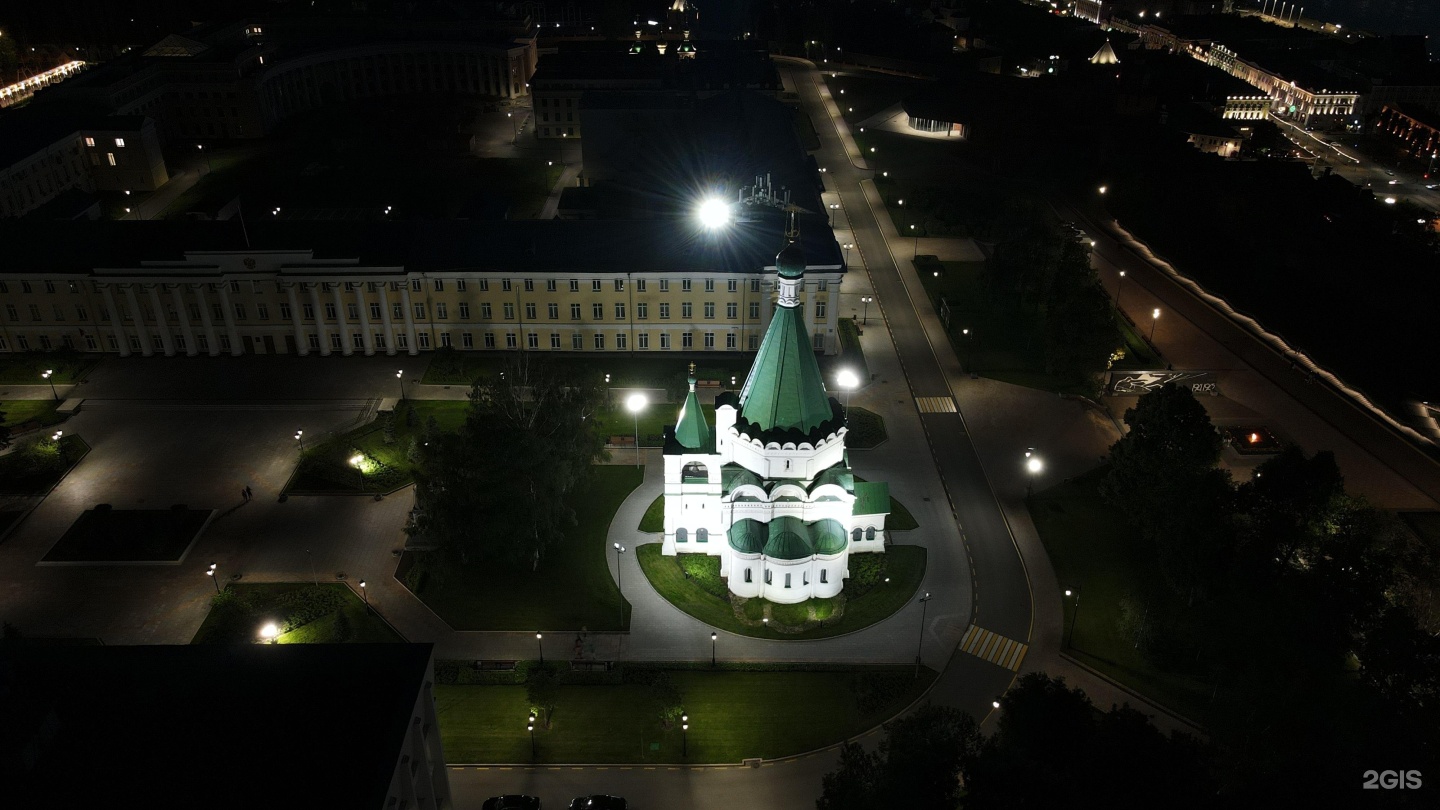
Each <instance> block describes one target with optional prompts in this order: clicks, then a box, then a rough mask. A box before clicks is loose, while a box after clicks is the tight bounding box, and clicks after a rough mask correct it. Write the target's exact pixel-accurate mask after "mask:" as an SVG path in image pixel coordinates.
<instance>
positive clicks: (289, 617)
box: [190, 582, 405, 644]
mask: <svg viewBox="0 0 1440 810" xmlns="http://www.w3.org/2000/svg"><path fill="white" fill-rule="evenodd" d="M267 622H275V623H276V624H277V625H279V626H281V627H282V628H283V629H284V631H285V632H282V633H281V634H280V635H279V636H277V637H276V642H277V643H279V644H342V643H345V644H376V643H393V642H403V641H404V640H405V639H404V638H402V637H401V636H400V634H398V633H396V632H395V631H394V629H392V628H391V627H390V625H388V624H386V623H385V621H384V620H383V619H381V618H380V616H379V615H378V614H377V613H375V612H374V611H370V610H367V609H366V607H365V602H364V601H363V600H362V599H361V598H360V597H359V596H356V595H355V592H354V591H352V590H351V589H350V587H349V586H348V585H345V584H344V583H340V582H326V583H324V584H322V585H314V584H312V583H309V582H257V583H244V584H241V583H238V582H237V583H232V584H230V585H227V586H226V587H225V594H224V595H223V596H222V595H218V594H217V595H216V597H215V599H214V603H213V604H212V606H211V609H210V612H209V613H208V614H206V616H205V621H204V622H202V623H201V624H200V629H199V630H197V631H196V632H195V637H194V638H193V639H191V641H190V643H191V644H243V643H254V642H255V641H256V640H257V639H258V637H259V636H258V634H259V630H260V627H262V626H263V625H264V624H265V623H267Z"/></svg>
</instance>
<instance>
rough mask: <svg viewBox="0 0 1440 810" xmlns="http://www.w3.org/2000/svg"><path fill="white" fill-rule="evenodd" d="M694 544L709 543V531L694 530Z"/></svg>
mask: <svg viewBox="0 0 1440 810" xmlns="http://www.w3.org/2000/svg"><path fill="white" fill-rule="evenodd" d="M695 542H697V543H708V542H710V530H709V529H696V530H695Z"/></svg>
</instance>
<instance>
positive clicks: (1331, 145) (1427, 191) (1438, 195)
mask: <svg viewBox="0 0 1440 810" xmlns="http://www.w3.org/2000/svg"><path fill="white" fill-rule="evenodd" d="M1271 120H1273V121H1274V122H1275V123H1276V125H1277V126H1279V127H1280V131H1281V132H1283V133H1284V134H1285V136H1286V137H1287V138H1289V139H1290V140H1291V142H1293V143H1294V144H1295V145H1296V146H1299V147H1300V148H1301V149H1304V150H1305V151H1306V152H1309V153H1310V154H1312V155H1316V156H1317V157H1323V158H1325V160H1326V162H1327V163H1328V164H1330V165H1331V166H1332V167H1333V170H1334V172H1335V173H1336V174H1338V175H1340V176H1341V177H1344V178H1345V179H1346V180H1349V181H1350V182H1351V183H1354V184H1355V185H1357V186H1361V187H1363V188H1368V189H1371V190H1372V191H1374V192H1375V196H1376V197H1378V198H1380V199H1382V200H1383V199H1385V198H1386V197H1394V198H1395V199H1397V200H1408V201H1410V202H1413V203H1415V204H1416V205H1419V206H1421V207H1423V208H1427V209H1429V210H1431V211H1440V188H1435V189H1432V188H1426V186H1427V185H1429V184H1435V183H1436V180H1435V177H1434V176H1433V175H1432V176H1431V177H1430V178H1428V179H1427V178H1425V177H1423V176H1422V175H1419V174H1411V173H1407V172H1397V171H1394V170H1392V169H1390V168H1388V167H1386V166H1382V165H1381V164H1379V163H1376V162H1375V161H1373V160H1371V159H1370V158H1368V157H1366V156H1365V155H1363V154H1361V153H1360V151H1359V150H1357V149H1354V148H1352V147H1350V146H1349V145H1348V143H1347V142H1346V141H1345V138H1344V137H1343V136H1341V137H1339V138H1337V139H1335V140H1332V139H1330V138H1328V137H1321V136H1319V135H1316V134H1315V133H1313V132H1307V131H1306V130H1305V129H1303V128H1302V127H1299V126H1296V125H1295V124H1292V123H1290V122H1289V121H1286V120H1284V119H1283V118H1272V119H1271Z"/></svg>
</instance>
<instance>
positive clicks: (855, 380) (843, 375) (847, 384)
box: [835, 368, 860, 425]
mask: <svg viewBox="0 0 1440 810" xmlns="http://www.w3.org/2000/svg"><path fill="white" fill-rule="evenodd" d="M835 381H836V382H837V383H839V384H840V387H841V388H842V389H844V391H845V424H847V425H848V424H850V392H851V391H852V390H854V388H855V387H856V386H857V385H859V384H860V378H859V377H856V376H855V372H853V371H851V370H850V369H848V368H846V369H841V370H840V373H839V374H837V375H835Z"/></svg>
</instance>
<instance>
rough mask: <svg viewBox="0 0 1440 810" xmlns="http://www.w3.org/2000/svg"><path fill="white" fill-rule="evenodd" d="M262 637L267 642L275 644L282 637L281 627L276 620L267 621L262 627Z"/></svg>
mask: <svg viewBox="0 0 1440 810" xmlns="http://www.w3.org/2000/svg"><path fill="white" fill-rule="evenodd" d="M260 638H261V639H262V640H263V641H264V642H265V643H266V644H275V643H277V642H276V640H277V639H278V638H280V628H279V627H278V626H276V624H275V623H274V622H266V623H265V626H264V627H261V628H260Z"/></svg>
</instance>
